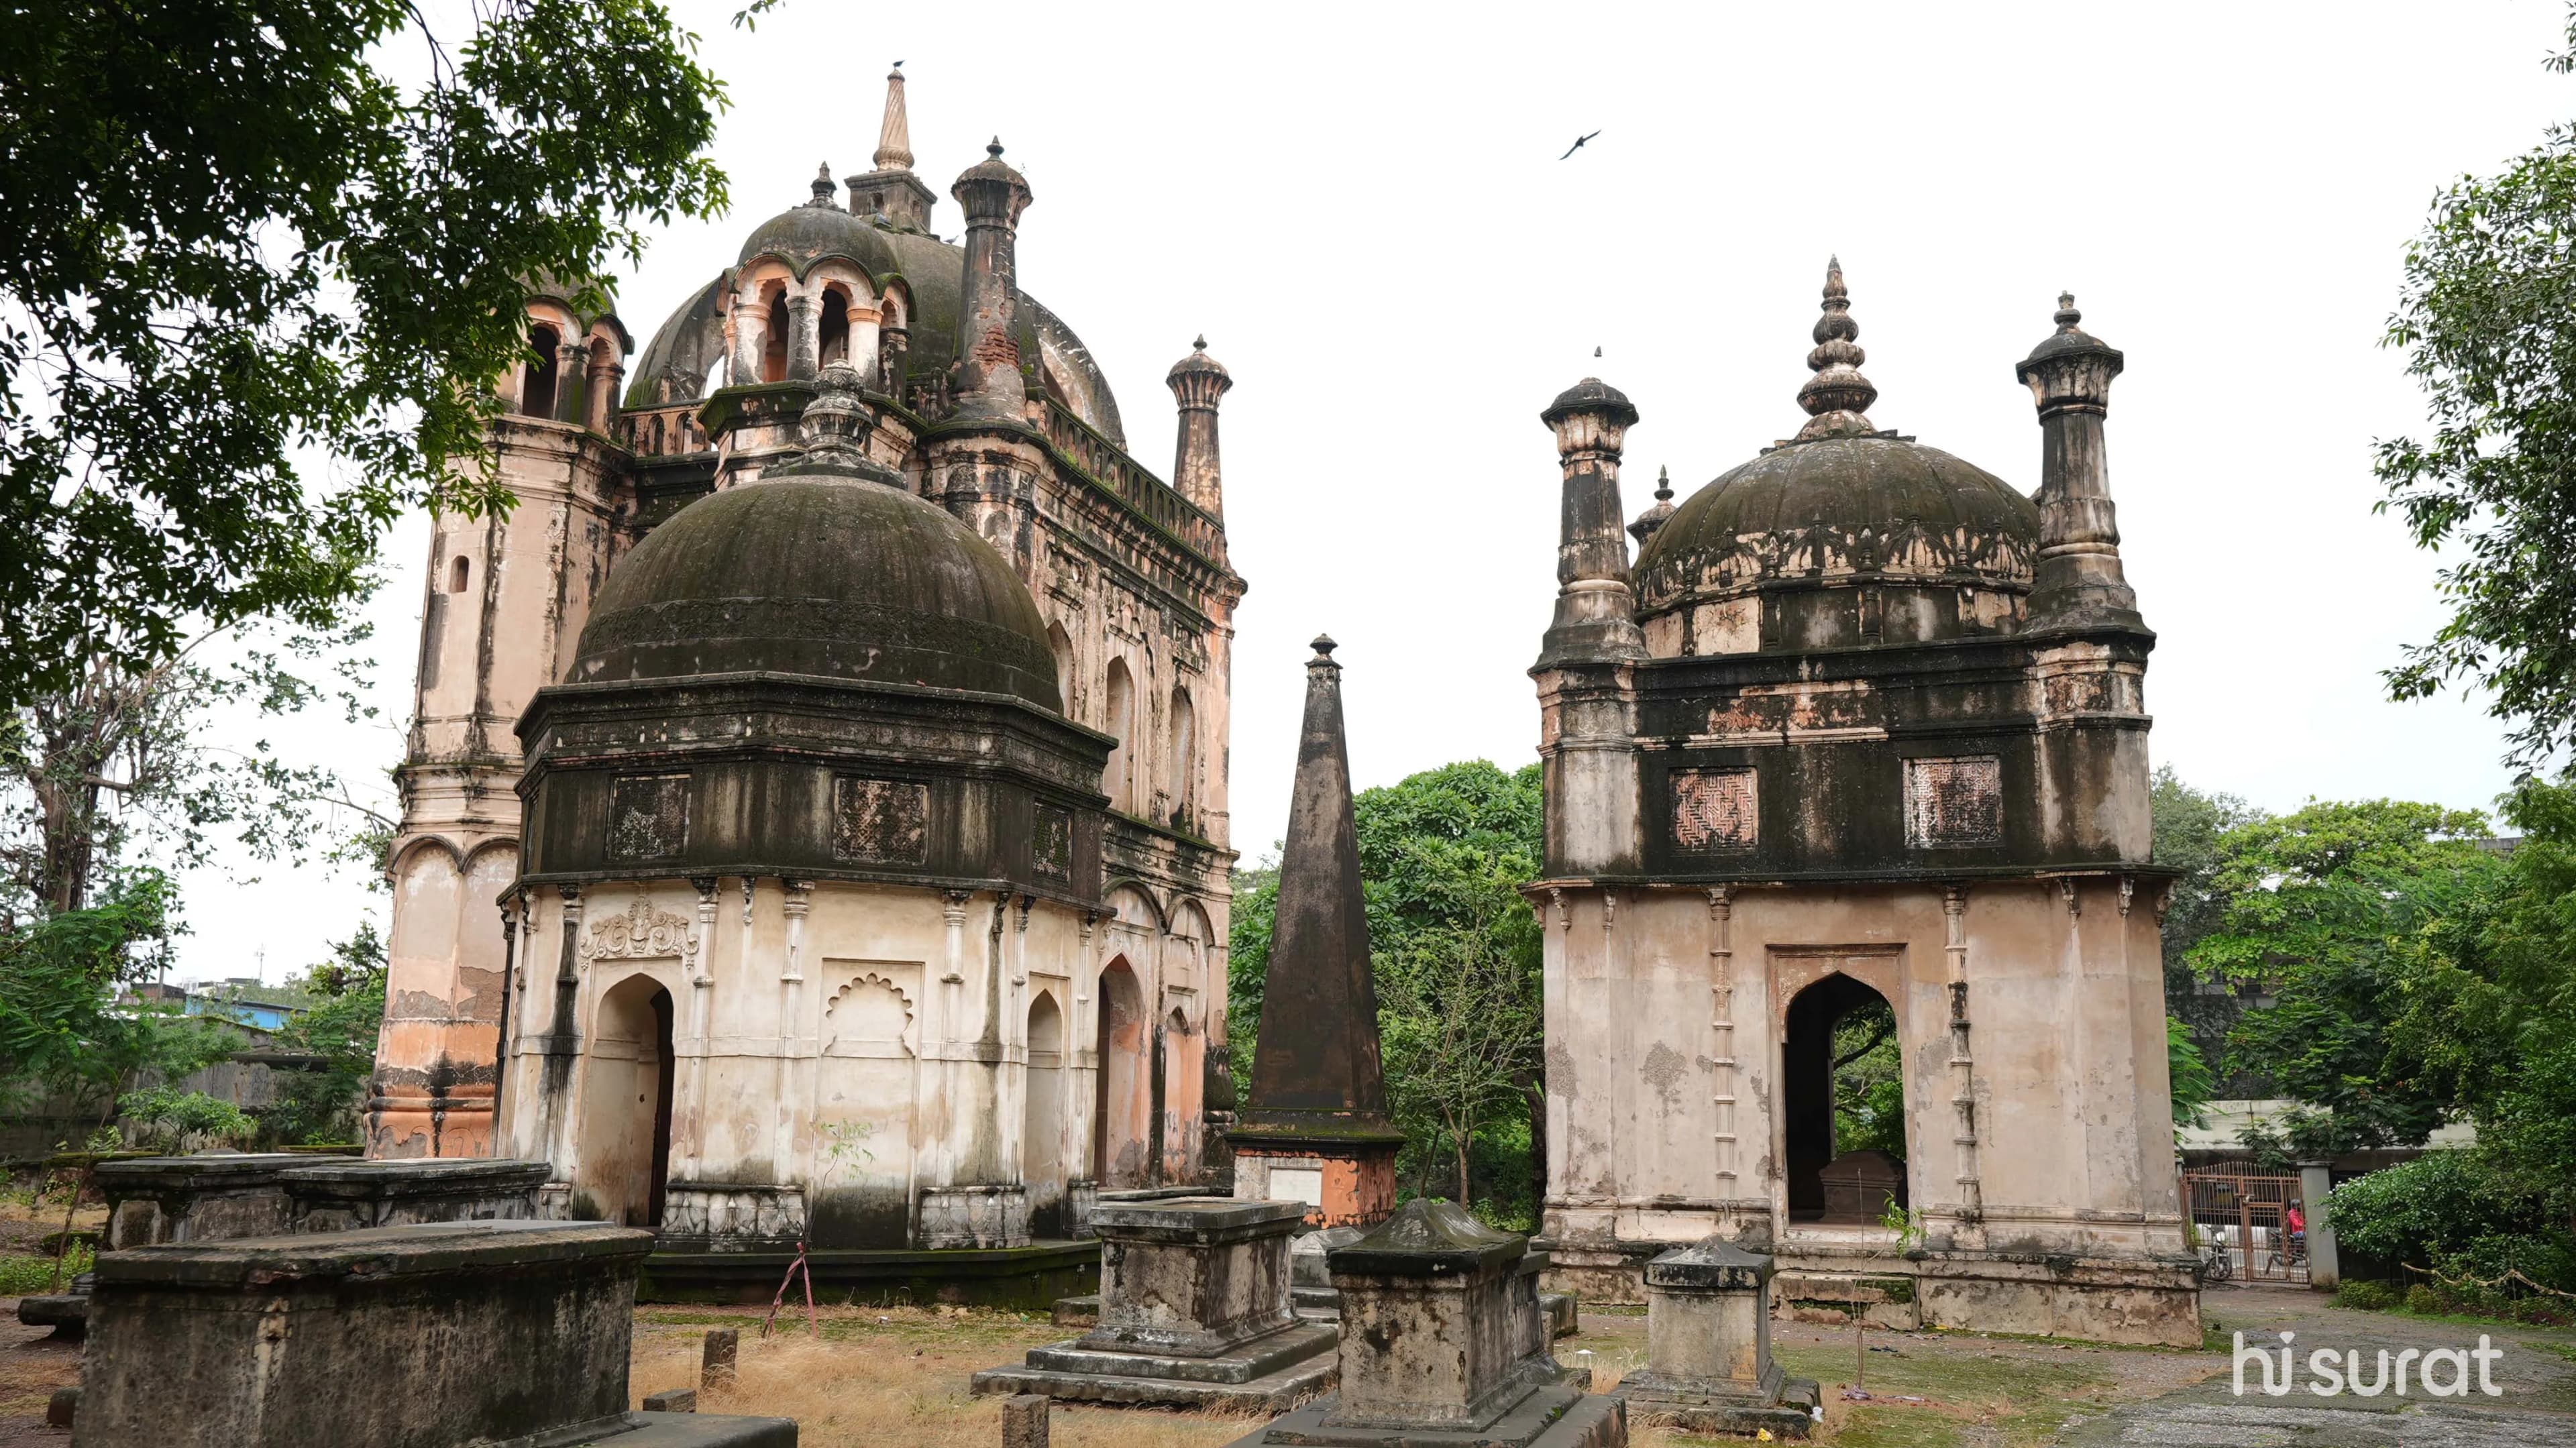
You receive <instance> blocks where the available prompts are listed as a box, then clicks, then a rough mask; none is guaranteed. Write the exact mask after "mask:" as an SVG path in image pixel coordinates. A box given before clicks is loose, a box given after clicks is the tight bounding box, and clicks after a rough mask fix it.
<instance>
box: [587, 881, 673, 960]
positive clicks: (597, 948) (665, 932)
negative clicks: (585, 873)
mask: <svg viewBox="0 0 2576 1448" xmlns="http://www.w3.org/2000/svg"><path fill="white" fill-rule="evenodd" d="M581 958H582V959H583V960H584V961H593V960H679V961H695V960H696V959H697V958H698V937H697V932H695V931H693V930H691V929H690V928H689V921H688V917H686V916H683V915H674V914H672V913H671V912H670V911H668V910H656V909H654V908H653V902H652V901H651V900H650V899H647V898H646V897H644V896H642V895H638V896H636V897H635V903H634V904H632V905H629V906H627V907H626V908H625V909H623V910H620V911H618V912H617V913H616V914H614V915H603V916H601V917H600V918H599V919H598V920H596V921H594V922H592V924H591V927H590V933H589V934H587V935H585V936H583V937H582V942H581Z"/></svg>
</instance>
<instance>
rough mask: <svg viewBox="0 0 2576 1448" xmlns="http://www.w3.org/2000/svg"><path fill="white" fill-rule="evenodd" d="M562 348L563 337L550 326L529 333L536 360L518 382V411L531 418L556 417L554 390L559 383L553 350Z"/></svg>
mask: <svg viewBox="0 0 2576 1448" xmlns="http://www.w3.org/2000/svg"><path fill="white" fill-rule="evenodd" d="M562 345H563V334H562V333H560V332H557V331H556V330H555V329H554V328H552V327H549V326H546V325H544V324H542V323H540V324H539V325H537V326H535V327H532V328H530V329H529V331H528V346H529V347H530V348H532V349H533V350H534V351H535V352H536V354H537V357H536V360H535V361H533V362H530V363H529V364H527V368H526V372H525V375H524V376H522V377H521V378H520V380H519V411H521V412H523V413H526V414H527V415H528V416H530V417H552V416H554V415H555V389H556V387H557V386H558V385H559V383H560V381H561V379H560V378H559V377H558V375H557V372H558V365H559V364H558V362H557V354H556V349H557V348H559V347H561V346H562Z"/></svg>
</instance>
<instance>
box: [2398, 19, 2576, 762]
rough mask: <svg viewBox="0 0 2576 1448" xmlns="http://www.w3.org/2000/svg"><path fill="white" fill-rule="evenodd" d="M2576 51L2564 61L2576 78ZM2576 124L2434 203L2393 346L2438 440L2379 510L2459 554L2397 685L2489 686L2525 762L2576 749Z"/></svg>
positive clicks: (2411, 256) (2574, 43)
mask: <svg viewBox="0 0 2576 1448" xmlns="http://www.w3.org/2000/svg"><path fill="white" fill-rule="evenodd" d="M2567 38H2568V45H2569V50H2568V51H2567V52H2566V53H2563V54H2561V55H2559V56H2557V57H2556V58H2555V59H2553V60H2552V61H2551V63H2550V64H2551V68H2552V69H2555V70H2557V71H2559V72H2561V73H2565V72H2567V71H2569V70H2570V69H2571V68H2576V11H2571V13H2570V18H2569V22H2568V31H2567ZM2571 231H2576V127H2570V126H2566V125H2559V126H2553V127H2551V128H2550V129H2549V131H2548V132H2547V133H2546V134H2545V135H2544V137H2543V138H2542V141H2541V144H2540V145H2538V146H2536V147H2534V148H2533V149H2532V150H2530V151H2528V152H2525V153H2524V154H2523V155H2522V156H2520V157H2519V158H2517V159H2516V160H2515V161H2514V162H2513V164H2512V165H2510V166H2508V167H2506V168H2505V169H2504V170H2503V171H2502V172H2501V173H2499V174H2497V175H2495V176H2490V177H2478V176H2463V177H2461V178H2460V179H2459V180H2458V181H2456V182H2454V183H2452V184H2451V185H2450V186H2449V187H2447V188H2445V189H2444V190H2443V191H2442V192H2440V193H2439V194H2438V195H2436V196H2435V197H2434V200H2433V210H2432V216H2431V218H2430V219H2429V220H2428V221H2427V222H2426V224H2425V228H2424V231H2423V233H2422V234H2421V235H2420V236H2418V237H2417V238H2416V239H2415V241H2414V243H2413V244H2412V245H2411V246H2410V247H2409V248H2408V250H2407V253H2406V274H2405V283H2404V287H2403V290H2402V291H2401V293H2400V296H2399V300H2398V306H2397V310H2396V312H2395V314H2394V315H2392V316H2391V317H2390V318H2389V322H2388V330H2387V334H2386V341H2387V345H2389V346H2391V347H2395V348H2398V349H2400V350H2402V351H2403V352H2405V354H2406V359H2407V371H2408V372H2409V373H2410V374H2412V375H2413V376H2414V377H2415V378H2416V380H2417V381H2418V383H2420V384H2421V386H2422V387H2423V390H2424V396H2425V401H2426V405H2427V407H2428V409H2429V411H2430V414H2431V418H2430V420H2431V424H2432V426H2431V430H2430V431H2429V432H2425V433H2422V434H2421V435H2418V436H2412V437H2398V438H2391V439H2386V440H2383V441H2382V442H2380V444H2379V448H2378V461H2377V473H2378V477H2379V481H2380V484H2381V486H2382V487H2383V488H2384V489H2385V492H2386V496H2385V497H2383V498H2382V499H2381V501H2380V503H2379V507H2380V509H2381V510H2382V511H2387V510H2391V509H2393V510H2395V511H2396V512H2397V513H2398V514H2399V515H2400V516H2402V517H2403V518H2404V519H2405V520H2406V524H2407V527H2408V528H2409V530H2410V531H2412V532H2413V534H2414V536H2415V541H2416V543H2417V544H2418V545H2420V546H2422V547H2425V548H2432V549H2442V550H2444V551H2445V552H2446V553H2449V554H2456V556H2457V560H2458V561H2456V562H2454V563H2451V564H2449V565H2448V566H2446V567H2445V568H2444V569H2443V570H2442V573H2441V591H2442V594H2443V596H2444V597H2445V598H2446V599H2447V600H2448V601H2449V605H2450V617H2449V618H2448V619H2447V620H2445V621H2444V623H2443V624H2442V626H2441V627H2440V629H2438V630H2437V631H2436V632H2435V633H2434V635H2433V637H2432V638H2431V639H2430V640H2429V641H2427V642H2425V643H2423V644H2420V645H2416V646H2412V647H2410V648H2409V649H2408V650H2407V653H2406V659H2405V662H2404V664H2403V665H2401V666H2399V667H2397V668H2394V669H2391V670H2389V671H2388V676H2387V677H2388V682H2389V688H2390V691H2391V692H2392V693H2393V694H2394V695H2395V696H2396V697H2398V698H2401V699H2403V698H2418V697H2422V696H2424V695H2428V694H2432V693H2434V692H2436V691H2438V690H2439V689H2441V688H2442V687H2443V686H2445V685H2446V684H2451V683H2458V682H2467V683H2474V684H2480V685H2483V686H2484V687H2485V688H2486V689H2487V690H2488V691H2489V696H2490V708H2491V710H2492V712H2493V713H2494V714H2496V715H2497V716H2498V717H2499V718H2502V719H2505V720H2507V721H2510V723H2511V725H2512V728H2513V733H2512V739H2513V756H2514V757H2515V758H2516V759H2517V760H2519V761H2522V762H2525V763H2538V762H2539V761H2541V760H2544V759H2546V758H2548V757H2550V756H2552V755H2555V754H2557V753H2559V752H2560V751H2561V750H2563V749H2564V747H2565V746H2566V745H2568V744H2569V743H2570V742H2571V741H2576V570H2570V569H2569V568H2568V567H2567V547H2566V540H2567V538H2568V537H2569V536H2570V534H2571V533H2576V327H2570V326H2569V325H2568V321H2567V319H2568V318H2569V317H2570V316H2576V249H2571V248H2570V247H2569V245H2568V237H2569V235H2570V234H2571Z"/></svg>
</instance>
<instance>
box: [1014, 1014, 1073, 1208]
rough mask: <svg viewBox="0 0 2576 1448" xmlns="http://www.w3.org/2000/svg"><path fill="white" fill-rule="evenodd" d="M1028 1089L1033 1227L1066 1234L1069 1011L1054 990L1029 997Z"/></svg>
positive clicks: (1024, 1132) (1024, 1159)
mask: <svg viewBox="0 0 2576 1448" xmlns="http://www.w3.org/2000/svg"><path fill="white" fill-rule="evenodd" d="M1028 1030H1029V1033H1028V1042H1029V1053H1028V1089H1027V1091H1026V1092H1025V1093H1024V1095H1023V1097H1022V1101H1021V1107H1020V1180H1021V1182H1023V1183H1024V1184H1026V1186H1027V1188H1028V1193H1029V1230H1030V1231H1031V1232H1032V1233H1034V1234H1035V1235H1037V1236H1041V1237H1060V1236H1063V1235H1064V1230H1065V1222H1064V1177H1065V1171H1064V1154H1063V1147H1064V1100H1065V1093H1064V1067H1065V1061H1064V1012H1063V1011H1062V1010H1060V1009H1058V1008H1057V1006H1056V1003H1055V994H1054V992H1052V991H1039V992H1038V993H1037V995H1036V996H1035V997H1034V998H1032V999H1031V1000H1030V1001H1029V1025H1028Z"/></svg>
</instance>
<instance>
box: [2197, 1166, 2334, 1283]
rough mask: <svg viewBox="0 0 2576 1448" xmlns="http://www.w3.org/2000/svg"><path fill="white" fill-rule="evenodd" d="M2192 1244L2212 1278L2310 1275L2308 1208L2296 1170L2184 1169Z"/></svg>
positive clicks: (2268, 1279) (2295, 1279) (2271, 1278)
mask: <svg viewBox="0 0 2576 1448" xmlns="http://www.w3.org/2000/svg"><path fill="white" fill-rule="evenodd" d="M2182 1190H2183V1201H2184V1202H2185V1204H2186V1209H2187V1210H2188V1211H2189V1212H2190V1213H2191V1226H2192V1249H2193V1250H2194V1251H2196V1252H2198V1253H2199V1254H2200V1262H2201V1272H2202V1274H2203V1275H2204V1276H2205V1277H2207V1278H2208V1280H2210V1281H2212V1282H2227V1281H2234V1282H2295V1283H2298V1284H2300V1285H2302V1286H2304V1285H2306V1283H2307V1280H2308V1230H2307V1228H2308V1212H2307V1204H2306V1203H2305V1202H2303V1201H2301V1200H2300V1198H2299V1179H2298V1178H2297V1177H2295V1176H2245V1175H2239V1174H2236V1173H2232V1172H2197V1171H2190V1172H2184V1173H2183V1175H2182Z"/></svg>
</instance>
